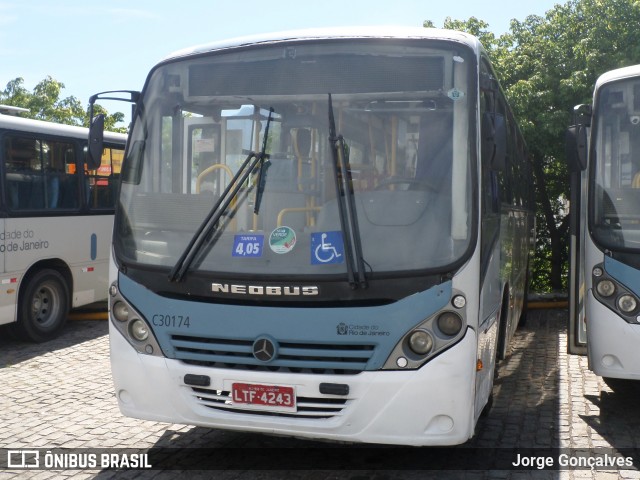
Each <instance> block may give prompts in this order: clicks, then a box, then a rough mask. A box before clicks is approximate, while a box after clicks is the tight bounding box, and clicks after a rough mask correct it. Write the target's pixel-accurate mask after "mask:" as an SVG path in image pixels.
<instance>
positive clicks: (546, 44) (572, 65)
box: [424, 0, 640, 291]
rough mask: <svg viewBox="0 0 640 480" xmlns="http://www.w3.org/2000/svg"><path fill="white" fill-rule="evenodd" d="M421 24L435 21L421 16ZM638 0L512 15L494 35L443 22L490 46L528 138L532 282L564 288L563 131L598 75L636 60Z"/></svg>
mask: <svg viewBox="0 0 640 480" xmlns="http://www.w3.org/2000/svg"><path fill="white" fill-rule="evenodd" d="M424 24H425V26H433V23H432V22H429V21H426V22H425V23H424ZM638 25H640V0H571V1H569V2H567V3H565V4H564V5H556V6H555V7H554V8H553V9H551V10H549V11H547V12H546V14H545V16H544V17H541V16H536V15H531V16H528V17H527V18H526V19H525V20H524V21H518V20H512V21H511V25H510V30H509V32H507V33H505V34H503V35H501V36H499V37H496V36H495V35H493V34H492V33H491V32H490V31H489V29H488V28H489V25H488V24H487V23H486V22H483V21H480V20H478V19H476V18H474V17H471V18H470V19H469V20H466V21H461V20H452V19H451V18H447V19H446V20H445V24H444V28H453V29H456V30H461V31H466V32H468V33H471V34H473V35H476V36H477V37H478V38H479V39H480V40H481V42H482V43H483V45H484V46H485V48H486V50H487V52H488V53H489V55H490V57H491V59H492V62H493V64H494V67H495V69H496V71H497V73H498V76H499V77H500V80H501V84H502V87H503V89H504V91H505V94H506V96H507V98H508V99H509V103H510V105H511V106H512V108H513V110H514V114H515V116H516V118H517V119H518V122H519V124H520V128H521V129H522V132H523V134H524V136H525V138H526V141H527V145H528V147H529V152H530V155H531V159H532V161H533V165H534V175H535V183H536V198H537V220H538V221H537V229H538V231H537V234H538V243H537V246H536V256H535V259H534V264H533V265H532V271H533V275H532V288H533V289H535V290H538V291H559V290H565V289H566V286H567V275H566V272H567V260H568V227H569V218H568V214H567V212H566V202H565V199H567V198H568V197H569V192H568V189H569V181H568V172H567V168H566V159H565V153H564V132H565V130H566V128H567V126H568V125H569V124H570V122H571V118H570V116H571V112H572V110H573V107H574V106H575V105H576V104H579V103H588V102H590V101H591V95H592V91H593V86H594V84H595V81H596V79H597V77H598V76H599V75H601V74H602V73H604V72H606V71H607V70H611V69H613V68H618V67H621V66H626V65H631V64H636V63H640V29H638Z"/></svg>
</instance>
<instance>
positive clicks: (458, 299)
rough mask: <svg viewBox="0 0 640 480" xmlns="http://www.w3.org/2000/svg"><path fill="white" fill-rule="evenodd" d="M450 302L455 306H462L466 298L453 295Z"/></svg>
mask: <svg viewBox="0 0 640 480" xmlns="http://www.w3.org/2000/svg"><path fill="white" fill-rule="evenodd" d="M451 303H452V304H453V306H454V307H456V308H462V307H464V306H465V305H466V304H467V299H466V298H464V297H463V296H462V295H456V296H455V297H453V300H451Z"/></svg>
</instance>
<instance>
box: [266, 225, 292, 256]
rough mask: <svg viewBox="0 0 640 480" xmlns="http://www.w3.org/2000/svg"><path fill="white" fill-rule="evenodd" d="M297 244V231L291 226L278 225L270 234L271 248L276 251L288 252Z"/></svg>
mask: <svg viewBox="0 0 640 480" xmlns="http://www.w3.org/2000/svg"><path fill="white" fill-rule="evenodd" d="M295 244H296V232H294V231H293V229H292V228H289V227H278V228H276V229H275V230H274V231H273V232H271V235H269V248H271V250H273V251H274V252H276V253H288V252H290V251H291V250H293V247H294V246H295Z"/></svg>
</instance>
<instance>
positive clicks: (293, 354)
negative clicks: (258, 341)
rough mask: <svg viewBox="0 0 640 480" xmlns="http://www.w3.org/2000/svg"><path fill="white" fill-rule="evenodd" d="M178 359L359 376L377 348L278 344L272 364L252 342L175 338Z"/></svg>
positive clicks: (244, 367) (191, 362)
mask: <svg viewBox="0 0 640 480" xmlns="http://www.w3.org/2000/svg"><path fill="white" fill-rule="evenodd" d="M171 346H172V347H173V351H174V355H175V358H176V359H177V360H181V361H183V362H185V363H187V364H189V365H200V366H207V367H214V368H230V369H238V370H262V371H269V372H287V373H311V374H334V375H355V374H357V373H360V372H362V371H363V370H365V368H366V366H367V363H368V362H369V360H370V359H371V357H372V356H373V353H374V350H375V345H371V344H339V345H334V344H326V343H311V342H305V343H301V342H278V348H277V353H276V356H275V358H274V359H273V360H271V361H270V362H268V363H265V362H262V361H260V360H258V359H256V358H255V357H254V356H253V353H252V347H253V341H252V340H237V339H226V338H205V337H193V336H188V335H172V336H171Z"/></svg>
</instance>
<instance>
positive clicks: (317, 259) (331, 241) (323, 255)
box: [311, 232, 344, 265]
mask: <svg viewBox="0 0 640 480" xmlns="http://www.w3.org/2000/svg"><path fill="white" fill-rule="evenodd" d="M343 262H344V244H343V243H342V232H317V233H312V234H311V265H326V264H329V263H343Z"/></svg>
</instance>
